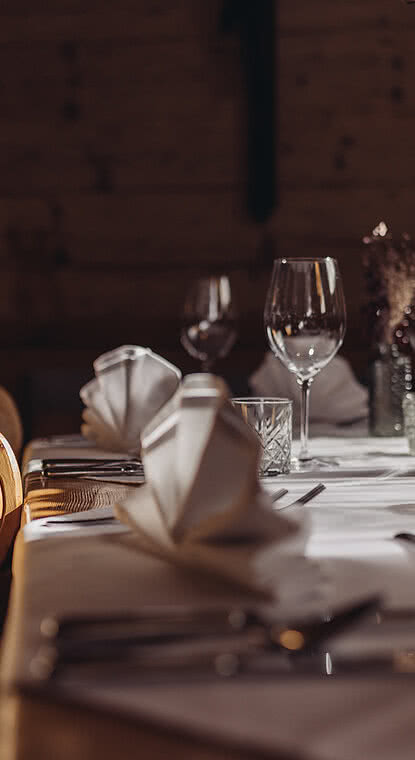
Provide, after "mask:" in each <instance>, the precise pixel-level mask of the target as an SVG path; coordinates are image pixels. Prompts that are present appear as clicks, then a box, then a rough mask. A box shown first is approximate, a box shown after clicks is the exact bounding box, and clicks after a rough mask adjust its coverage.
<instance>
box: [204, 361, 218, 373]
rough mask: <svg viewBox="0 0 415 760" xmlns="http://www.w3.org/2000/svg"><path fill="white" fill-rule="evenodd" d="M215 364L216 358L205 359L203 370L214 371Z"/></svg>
mask: <svg viewBox="0 0 415 760" xmlns="http://www.w3.org/2000/svg"><path fill="white" fill-rule="evenodd" d="M214 364H215V360H214V359H205V360H204V361H202V372H212V369H213V366H214Z"/></svg>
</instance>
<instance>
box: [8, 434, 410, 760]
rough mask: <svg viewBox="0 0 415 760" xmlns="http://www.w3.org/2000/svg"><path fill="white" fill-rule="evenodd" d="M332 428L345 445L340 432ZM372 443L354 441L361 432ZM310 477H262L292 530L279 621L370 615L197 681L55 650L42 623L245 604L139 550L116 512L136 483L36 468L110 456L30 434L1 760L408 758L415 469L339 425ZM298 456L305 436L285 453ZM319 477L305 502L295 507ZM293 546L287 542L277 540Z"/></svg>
mask: <svg viewBox="0 0 415 760" xmlns="http://www.w3.org/2000/svg"><path fill="white" fill-rule="evenodd" d="M339 432H340V434H339ZM363 433H365V431H363ZM311 448H312V453H313V455H315V456H316V457H319V458H320V459H321V460H323V461H324V460H327V461H326V463H325V465H324V466H321V465H320V467H319V469H313V468H312V467H311V468H310V469H308V470H295V469H293V470H292V471H291V472H290V473H288V474H284V475H279V476H277V477H273V478H263V479H262V480H261V482H260V485H261V488H263V489H264V490H265V491H268V492H270V493H271V494H274V493H275V492H276V491H277V490H281V489H284V490H286V491H287V492H286V493H285V495H283V496H282V497H281V498H279V499H278V500H276V501H275V502H274V504H273V509H275V510H276V511H279V510H281V514H284V515H285V516H286V517H287V519H292V520H293V521H294V522H296V523H297V524H298V525H299V526H300V528H299V530H300V532H301V534H302V538H303V548H302V552H301V555H300V554H299V553H298V552H296V551H295V550H293V549H292V550H291V551H289V550H288V549H284V547H283V546H281V551H282V552H284V551H285V557H284V561H283V562H281V563H280V566H279V567H280V573H281V577H278V578H276V579H275V583H276V588H277V598H276V601H275V602H274V605H273V610H272V614H273V615H274V616H275V618H276V619H277V620H284V621H287V620H288V621H289V620H302V619H308V618H310V619H311V618H312V619H316V618H318V619H322V620H323V619H326V620H329V619H330V616H332V615H333V614H335V613H336V611H337V610H342V609H344V608H348V607H350V606H353V604H358V603H359V602H360V601H362V600H366V599H372V600H377V603H376V605H375V608H374V609H372V610H370V611H369V612H368V613H367V615H366V616H363V617H362V618H359V619H357V620H356V621H355V622H354V623H352V624H351V625H349V626H347V627H345V628H344V629H341V630H339V631H338V632H337V633H336V635H335V636H333V637H332V638H331V639H329V640H328V641H326V642H325V643H324V646H323V648H320V649H319V651H318V652H313V653H311V654H309V655H307V654H305V655H304V656H303V657H301V658H297V659H295V658H293V656H292V654H290V653H289V654H287V653H283V654H281V652H280V651H278V652H277V651H276V652H271V654H270V655H269V657H268V661H269V668H266V667H264V668H263V669H262V670H261V669H258V670H253V671H252V672H249V673H244V672H243V671H239V670H236V671H232V672H228V673H227V672H219V671H217V670H213V669H212V671H209V672H206V670H205V669H199V668H198V667H197V666H195V667H194V668H193V669H186V670H184V669H180V668H177V669H166V670H163V668H162V667H160V668H157V669H156V673H155V672H154V671H152V670H151V668H146V667H140V665H139V664H138V665H136V664H134V663H133V664H129V663H128V662H127V664H126V663H125V662H123V661H122V659H120V661H117V659H115V661H114V662H112V663H108V662H104V663H99V662H98V663H97V662H94V661H92V662H86V663H81V664H80V663H72V664H71V661H69V663H66V664H65V665H64V667H63V668H62V669H61V670H59V668H58V670H57V671H56V670H55V669H54V668H53V666H52V667H51V666H50V662H51V661H50V660H49V659H48V656H47V655H48V652H49V653H50V645H51V643H52V644H53V643H54V638H53V635H54V629H53V625H52V632H51V630H50V624H51V621H52V624H53V623H56V621H65V620H66V621H69V622H70V621H71V620H72V621H73V620H75V621H76V620H79V619H81V620H82V619H89V620H96V619H97V618H98V619H103V618H104V619H105V618H110V619H117V616H118V617H119V618H120V619H122V616H125V615H126V614H128V615H129V616H133V617H137V619H138V618H139V617H140V615H141V616H142V615H145V614H147V613H148V611H149V610H154V609H155V610H158V611H160V610H163V609H165V610H170V611H171V610H174V609H180V610H182V609H187V610H197V609H200V608H202V609H204V608H206V609H210V608H211V607H214V608H215V609H216V607H220V608H221V609H222V608H223V609H253V608H256V607H255V605H256V604H257V600H256V599H255V597H254V595H253V594H252V593H249V592H247V591H244V590H242V589H238V588H236V587H235V586H233V585H232V584H231V583H229V582H225V581H221V579H220V578H218V577H213V576H212V577H211V576H209V574H208V573H207V572H202V571H200V572H198V571H196V570H195V571H194V572H190V571H189V570H187V569H185V568H183V567H180V566H176V565H174V564H172V563H169V562H167V561H166V560H165V559H163V558H161V557H159V556H156V555H154V554H152V553H150V552H148V553H147V552H145V551H143V550H142V549H139V548H138V547H137V545H136V543H135V542H134V535H133V532H132V531H131V529H130V528H129V527H128V526H127V525H125V524H123V523H121V522H119V520H118V519H116V517H115V516H114V504H117V503H119V502H122V501H123V500H124V499H125V498H126V497H127V496H131V495H133V494H134V493H135V492H137V490H138V489H140V488H141V487H142V483H143V481H144V477H145V476H144V475H143V474H141V473H138V474H137V475H136V476H130V475H124V476H123V475H122V474H121V475H113V474H112V473H109V474H108V475H106V474H105V473H104V475H102V474H101V475H97V476H95V475H94V474H93V473H92V474H87V475H82V476H77V475H73V474H71V473H69V474H64V475H62V477H54V476H53V475H51V474H50V473H49V474H48V473H46V474H45V472H44V471H42V464H41V463H42V462H43V461H44V460H48V459H54V460H60V459H66V460H68V461H70V460H73V461H75V460H79V461H81V460H83V459H92V458H94V459H95V458H96V459H102V460H103V461H105V460H108V459H111V458H112V459H113V458H115V457H118V458H119V457H120V455H119V452H110V451H104V450H101V449H97V448H96V447H94V446H93V444H91V443H90V442H88V441H86V440H84V439H83V438H82V437H81V436H54V437H50V438H43V439H35V440H33V441H32V442H31V443H30V444H29V445H28V446H27V447H26V450H25V452H24V456H23V461H22V479H23V492H24V500H23V506H22V511H21V527H20V529H19V532H18V535H17V538H16V541H15V547H14V554H13V584H12V591H11V599H10V604H9V611H8V615H7V618H6V625H5V631H4V636H3V641H2V647H1V661H0V676H1V698H0V758H1V760H29V759H30V760H35V759H37V758H39V759H40V760H42V758H45V759H46V758H53V760H69V758H71V760H73V758H88V760H107V758H108V759H109V758H111V759H112V758H114V757H116V756H117V755H118V756H120V755H121V757H130V758H135V757H137V758H138V757H140V758H141V757H142V758H152V760H157V759H158V758H160V760H161V758H164V757H169V758H173V760H175V758H181V760H183V759H184V760H187V758H188V759H189V760H190V759H191V760H199V759H200V760H213V759H214V758H216V759H217V760H222V759H223V760H224V759H225V758H227V759H228V758H229V759H230V760H233V759H234V758H248V759H250V760H254V758H255V760H261V758H264V759H265V758H276V759H277V760H294V759H295V760H412V758H413V757H414V751H415V542H414V541H413V540H411V536H412V534H413V535H414V536H415V458H414V457H413V456H411V455H410V453H409V449H408V443H407V440H406V438H405V437H404V436H397V437H391V438H386V437H385V438H381V437H371V436H368V435H367V433H366V434H363V435H356V434H354V433H353V431H350V430H349V431H348V430H347V429H343V430H340V431H336V435H328V434H325V435H321V436H317V437H313V438H312V440H311ZM293 449H294V454H295V453H296V451H297V450H298V442H294V444H293ZM319 482H321V483H323V484H324V486H325V488H324V490H322V491H321V492H320V493H319V494H318V495H317V496H316V497H315V498H314V499H313V500H311V501H310V502H308V503H307V504H305V505H303V506H301V507H298V505H297V506H294V507H290V505H291V504H292V503H293V502H295V501H296V499H297V498H298V497H300V496H301V495H303V494H304V493H305V492H306V491H308V490H309V489H310V488H312V487H313V486H315V485H317V484H318V483H319ZM287 543H289V542H287Z"/></svg>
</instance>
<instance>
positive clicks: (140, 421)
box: [79, 346, 181, 454]
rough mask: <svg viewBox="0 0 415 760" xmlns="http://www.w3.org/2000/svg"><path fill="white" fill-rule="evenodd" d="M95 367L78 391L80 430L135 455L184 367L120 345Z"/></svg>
mask: <svg viewBox="0 0 415 760" xmlns="http://www.w3.org/2000/svg"><path fill="white" fill-rule="evenodd" d="M94 371H95V376H96V377H95V379H94V380H91V381H90V382H89V383H87V384H86V385H84V386H83V388H81V390H80V392H79V395H80V397H81V399H82V401H83V402H84V404H85V407H86V409H84V411H83V413H82V417H83V420H84V424H83V425H82V427H81V431H82V434H83V435H84V436H85V437H86V438H89V439H90V440H93V441H94V442H95V443H96V445H97V446H99V447H100V448H104V449H111V450H112V451H125V452H128V453H130V454H137V453H138V452H139V450H140V433H141V431H142V429H143V428H144V427H145V425H146V424H147V423H148V422H149V420H151V418H152V417H153V416H154V415H155V414H156V412H158V410H159V409H160V408H161V407H162V406H163V404H165V403H166V401H168V399H169V398H170V397H171V396H172V395H173V394H174V393H175V391H176V389H177V387H178V385H179V383H180V379H181V373H180V370H178V369H177V367H175V366H173V364H170V363H169V362H167V361H166V360H165V359H163V358H162V357H161V356H158V355H157V354H154V353H153V352H152V351H150V349H149V348H143V347H142V346H120V347H119V348H116V349H114V350H113V351H108V352H107V353H105V354H102V355H101V356H99V357H98V358H97V359H96V360H95V361H94Z"/></svg>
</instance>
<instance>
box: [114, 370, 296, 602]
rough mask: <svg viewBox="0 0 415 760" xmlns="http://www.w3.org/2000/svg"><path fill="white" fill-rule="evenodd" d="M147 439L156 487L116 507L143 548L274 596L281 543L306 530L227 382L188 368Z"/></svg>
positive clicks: (148, 466) (149, 484)
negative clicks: (273, 497)
mask: <svg viewBox="0 0 415 760" xmlns="http://www.w3.org/2000/svg"><path fill="white" fill-rule="evenodd" d="M141 440H142V458H143V463H144V468H145V472H146V484H145V485H144V486H142V487H141V488H139V489H138V490H137V492H136V493H135V494H134V495H132V496H131V497H129V498H127V500H125V501H123V502H122V503H120V504H117V505H116V507H115V512H116V514H117V516H118V517H119V519H120V520H121V521H123V522H125V523H127V524H128V525H129V526H130V527H131V528H132V530H133V534H134V537H135V540H136V543H137V546H138V547H139V548H140V549H141V550H143V551H148V552H150V553H153V554H157V555H158V556H162V557H163V558H165V559H167V560H169V561H172V562H174V563H176V564H179V565H182V566H184V567H188V568H195V569H201V570H207V571H209V572H210V573H212V574H214V575H216V576H218V575H219V576H220V577H223V578H226V579H227V580H230V581H232V582H234V583H236V584H237V585H239V586H242V587H243V588H245V589H249V590H251V591H252V590H253V591H257V592H262V593H263V594H264V595H266V596H270V595H273V593H274V591H275V586H276V582H275V581H276V579H275V573H274V571H273V568H274V569H275V564H273V563H274V557H273V555H274V552H273V549H275V547H276V545H277V544H278V545H279V542H282V540H283V539H288V538H290V539H293V540H294V541H296V540H298V538H299V536H300V534H301V533H302V531H299V529H298V523H297V522H296V521H295V520H294V521H292V520H290V519H287V518H284V517H282V516H281V515H278V514H277V513H276V512H274V511H273V510H272V507H271V501H270V497H269V496H267V495H266V494H265V492H264V491H262V490H261V488H260V486H259V482H258V475H257V472H258V457H259V456H260V442H259V439H258V438H257V437H256V436H255V434H254V433H253V432H252V430H251V429H250V427H249V426H248V425H246V423H245V422H244V421H243V420H242V419H241V418H240V417H239V416H238V415H237V413H236V412H235V410H234V409H233V407H232V405H231V404H230V403H229V393H228V389H227V387H226V385H225V383H224V382H223V381H222V380H221V379H220V378H217V377H214V376H213V375H208V374H196V375H188V376H187V377H186V378H185V379H184V380H183V382H182V384H181V386H180V388H179V390H178V391H177V393H176V394H175V395H174V397H173V398H172V399H171V400H170V401H169V402H168V403H167V404H165V406H164V407H163V408H162V409H161V410H160V412H159V413H158V414H157V415H156V416H155V417H154V418H153V419H152V421H151V422H150V423H149V425H148V426H147V427H146V429H145V430H144V431H143V433H142V438H141ZM283 543H285V542H283ZM288 543H291V541H289V542H288ZM268 560H269V561H268ZM270 563H271V564H270Z"/></svg>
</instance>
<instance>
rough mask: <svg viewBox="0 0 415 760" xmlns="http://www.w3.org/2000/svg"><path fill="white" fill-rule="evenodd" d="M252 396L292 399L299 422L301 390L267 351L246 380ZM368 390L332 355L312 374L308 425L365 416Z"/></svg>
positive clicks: (345, 362)
mask: <svg viewBox="0 0 415 760" xmlns="http://www.w3.org/2000/svg"><path fill="white" fill-rule="evenodd" d="M249 384H250V387H251V389H252V392H253V394H254V395H255V396H280V397H284V398H289V399H292V400H293V402H294V404H293V411H294V418H295V419H297V420H298V419H299V416H300V404H301V389H300V386H299V385H298V383H297V380H296V377H295V375H294V374H293V373H292V372H289V370H288V369H286V367H284V365H283V364H282V363H281V362H280V360H279V359H277V358H276V357H275V356H274V355H273V354H272V353H271V352H268V353H267V354H266V355H265V357H264V361H263V362H262V364H261V366H260V367H259V368H258V369H257V370H256V371H255V372H254V374H253V375H252V376H251V377H250V379H249ZM368 413H369V411H368V391H367V390H366V388H364V387H363V386H362V385H361V384H360V383H358V381H357V380H356V378H355V377H354V375H353V372H352V369H351V367H350V365H349V363H348V362H347V361H346V360H345V359H342V358H341V357H340V356H335V357H334V358H333V359H332V360H331V362H329V364H327V366H326V367H324V369H323V370H322V371H321V372H319V373H318V375H316V377H315V379H314V380H313V384H312V386H311V393H310V422H329V423H332V424H335V425H336V424H337V425H338V424H340V425H341V424H343V425H344V424H348V423H352V422H356V421H357V420H362V419H365V418H366V417H367V416H368Z"/></svg>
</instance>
